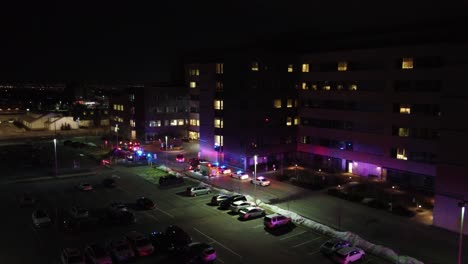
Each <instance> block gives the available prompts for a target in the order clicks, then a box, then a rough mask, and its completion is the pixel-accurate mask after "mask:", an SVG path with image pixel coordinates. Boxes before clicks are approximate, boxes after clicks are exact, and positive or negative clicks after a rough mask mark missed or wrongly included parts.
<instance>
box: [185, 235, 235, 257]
mask: <svg viewBox="0 0 468 264" xmlns="http://www.w3.org/2000/svg"><path fill="white" fill-rule="evenodd" d="M193 229H194V230H195V231H197V232H198V233H200V234H202V235H204V236H205V237H207V238H209V239H211V240H213V242H215V243H217V244H218V245H220V246H222V247H223V248H224V249H226V250H227V251H229V252H231V253H232V254H234V255H236V256H238V257H239V258H242V256H241V255H239V254H237V253H236V252H234V251H233V250H232V249H230V248H228V247H226V246H225V245H223V244H221V243H220V242H218V241H216V240H215V239H213V238H212V237H210V236H208V235H206V234H205V233H203V232H202V231H200V230H198V229H197V228H195V227H194V228H193Z"/></svg>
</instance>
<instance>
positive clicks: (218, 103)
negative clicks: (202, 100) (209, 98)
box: [214, 100, 223, 110]
mask: <svg viewBox="0 0 468 264" xmlns="http://www.w3.org/2000/svg"><path fill="white" fill-rule="evenodd" d="M214 109H216V110H223V100H214Z"/></svg>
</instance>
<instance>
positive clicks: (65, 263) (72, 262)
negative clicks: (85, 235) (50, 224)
mask: <svg viewBox="0 0 468 264" xmlns="http://www.w3.org/2000/svg"><path fill="white" fill-rule="evenodd" d="M60 261H61V262H62V264H85V258H84V256H83V254H81V251H80V250H79V249H77V248H64V249H63V250H62V253H61V254H60Z"/></svg>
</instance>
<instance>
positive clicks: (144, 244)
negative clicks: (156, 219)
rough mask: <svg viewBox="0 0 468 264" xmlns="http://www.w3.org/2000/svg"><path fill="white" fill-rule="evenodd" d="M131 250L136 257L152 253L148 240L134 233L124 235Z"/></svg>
mask: <svg viewBox="0 0 468 264" xmlns="http://www.w3.org/2000/svg"><path fill="white" fill-rule="evenodd" d="M125 238H126V239H127V240H128V243H129V244H130V246H131V248H132V249H133V251H134V252H135V254H136V255H138V256H140V257H141V256H147V255H151V254H153V252H154V247H153V245H152V244H151V243H150V241H149V239H148V238H147V237H146V236H144V235H143V234H140V233H138V232H136V231H132V232H129V233H127V234H126V235H125Z"/></svg>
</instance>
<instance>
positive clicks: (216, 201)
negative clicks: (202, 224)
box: [211, 194, 231, 205]
mask: <svg viewBox="0 0 468 264" xmlns="http://www.w3.org/2000/svg"><path fill="white" fill-rule="evenodd" d="M229 197H231V196H230V195H226V194H217V195H214V196H213V197H212V198H211V204H212V205H219V203H221V202H222V201H224V200H226V199H228V198H229Z"/></svg>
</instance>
